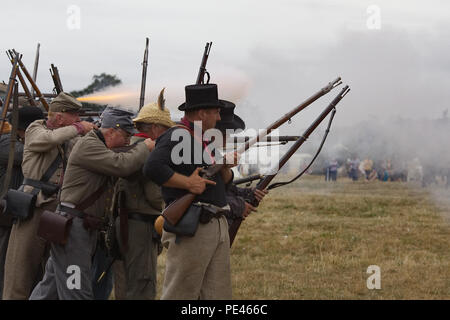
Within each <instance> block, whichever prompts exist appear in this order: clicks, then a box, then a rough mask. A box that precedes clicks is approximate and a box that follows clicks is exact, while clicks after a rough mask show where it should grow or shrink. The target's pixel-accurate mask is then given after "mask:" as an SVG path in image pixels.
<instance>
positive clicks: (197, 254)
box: [161, 216, 232, 300]
mask: <svg viewBox="0 0 450 320" xmlns="http://www.w3.org/2000/svg"><path fill="white" fill-rule="evenodd" d="M175 238H176V236H175V234H173V233H170V232H166V231H163V236H162V243H163V245H164V246H165V247H166V248H167V256H166V273H165V275H164V285H163V291H162V295H161V299H162V300H174V299H175V300H198V299H201V300H219V299H228V300H230V299H231V298H232V296H231V274H230V238H229V235H228V223H227V220H226V218H225V217H224V216H222V217H221V218H220V219H216V218H213V219H212V220H211V221H210V222H209V223H206V224H201V223H200V224H199V226H198V229H197V232H196V233H195V235H194V236H193V237H181V240H180V242H179V243H175Z"/></svg>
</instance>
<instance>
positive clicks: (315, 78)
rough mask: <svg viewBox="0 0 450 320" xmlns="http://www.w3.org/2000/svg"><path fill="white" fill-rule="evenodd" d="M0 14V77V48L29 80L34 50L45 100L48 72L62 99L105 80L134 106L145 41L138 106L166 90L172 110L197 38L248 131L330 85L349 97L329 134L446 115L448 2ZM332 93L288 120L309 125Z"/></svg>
mask: <svg viewBox="0 0 450 320" xmlns="http://www.w3.org/2000/svg"><path fill="white" fill-rule="evenodd" d="M0 10H1V16H2V29H1V41H0V46H1V48H0V49H1V52H2V55H3V58H2V59H0V80H4V81H7V80H8V77H9V73H10V63H9V61H8V60H7V58H6V55H5V54H4V53H3V52H4V51H5V50H7V49H9V48H15V49H16V50H18V51H19V52H21V53H23V55H24V56H23V62H24V63H25V65H26V66H27V67H28V69H29V71H30V72H31V71H32V69H33V62H34V55H35V49H36V45H37V43H38V42H39V43H40V44H41V51H40V64H39V73H38V78H37V82H38V85H39V86H40V88H41V90H42V91H46V92H47V91H50V90H51V88H52V82H51V78H50V75H49V71H48V68H49V66H50V63H54V64H55V65H56V66H58V68H59V71H60V74H61V78H62V82H63V86H64V89H65V90H66V91H71V90H78V89H82V88H84V87H85V86H87V85H88V84H89V83H90V82H91V78H92V76H93V75H94V74H99V73H101V72H106V73H111V74H115V75H117V76H118V77H119V78H120V79H122V81H123V83H124V86H123V90H125V89H126V90H132V91H133V92H135V96H134V97H132V98H131V99H130V100H129V101H128V102H127V103H128V104H129V107H135V106H137V104H138V101H139V88H140V77H141V62H142V58H143V52H144V46H145V37H149V38H150V49H149V68H148V77H147V93H148V94H147V100H146V102H151V101H153V100H155V99H156V96H157V93H158V92H159V90H160V89H161V88H162V87H166V94H167V104H168V106H169V108H170V109H171V110H172V111H173V112H175V111H176V110H177V107H178V105H179V104H181V103H182V102H183V97H184V85H187V84H192V83H194V82H195V79H196V76H197V72H198V67H199V64H200V60H201V55H202V53H203V49H204V46H205V43H206V42H207V41H212V42H213V46H212V49H211V55H210V58H209V61H208V66H207V68H208V70H209V71H210V73H211V82H214V83H217V84H218V85H219V94H220V96H221V97H222V98H224V99H230V100H232V101H234V102H236V104H237V109H236V113H238V114H239V115H241V116H242V118H243V119H244V120H245V121H246V123H247V125H248V126H251V127H265V126H266V125H267V124H269V123H271V122H273V120H275V119H276V118H278V117H279V116H281V115H283V114H284V113H286V112H288V111H289V110H290V109H291V108H293V107H295V106H296V105H297V104H299V103H300V102H302V101H303V100H305V99H306V98H307V97H309V96H310V95H312V94H313V93H315V92H316V91H317V90H318V89H320V88H321V87H323V86H324V85H325V84H326V83H327V82H328V81H331V80H333V79H334V78H335V77H336V76H341V77H342V78H343V81H344V83H345V84H349V85H350V87H351V89H352V91H351V92H350V94H349V95H347V96H346V97H345V98H344V100H342V102H341V104H340V105H339V106H338V108H339V111H338V113H337V115H336V118H335V119H336V120H335V121H336V125H341V126H342V125H350V124H352V123H355V122H358V121H362V120H366V119H368V118H370V117H377V118H378V119H384V118H392V117H395V116H398V115H404V116H407V117H412V118H418V117H429V118H438V117H440V116H441V114H442V112H443V110H445V109H447V108H448V107H449V101H450V90H449V89H448V88H449V87H450V49H449V47H450V28H449V27H450V19H449V15H450V2H448V1H443V0H442V1H439V0H432V1H385V0H373V1H365V0H351V1H332V0H320V1H292V0H282V1H261V0H258V1H253V0H251V1H245V0H240V1H234V0H233V1H212V0H208V1H168V0H164V1H137V0H134V1H117V0H113V1H111V0H108V1H106V0H101V1H80V0H79V1H76V0H71V1H62V0H60V1H43V0H40V1H2V4H1V9H0ZM78 10H79V15H78ZM378 10H379V11H378ZM78 22H79V23H78ZM337 93H338V89H335V91H334V92H332V93H330V94H329V95H327V96H326V97H324V98H322V99H321V100H319V101H318V102H316V103H315V104H314V105H312V106H311V107H310V109H309V110H306V112H303V113H302V114H301V115H298V116H297V117H296V118H295V119H293V120H296V121H297V122H296V123H298V124H299V125H306V124H307V123H309V122H311V121H312V120H313V119H314V118H315V117H316V115H318V114H319V113H320V110H321V109H322V108H324V107H325V106H326V104H327V103H328V102H329V101H330V100H331V99H332V98H333V97H334V95H336V94H337Z"/></svg>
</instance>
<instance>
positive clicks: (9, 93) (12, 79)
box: [0, 55, 20, 137]
mask: <svg viewBox="0 0 450 320" xmlns="http://www.w3.org/2000/svg"><path fill="white" fill-rule="evenodd" d="M19 61H20V56H18V55H16V56H14V62H13V65H12V68H11V74H10V76H9V82H8V89H7V90H6V97H5V103H4V104H3V106H2V108H3V109H2V117H1V119H0V121H1V122H0V137H1V135H2V132H3V127H4V125H5V118H6V113H7V112H8V107H9V102H10V101H11V97H12V93H13V89H14V83H15V82H16V74H17V70H18V68H19V66H18V63H19Z"/></svg>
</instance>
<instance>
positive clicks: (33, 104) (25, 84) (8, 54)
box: [6, 51, 36, 107]
mask: <svg viewBox="0 0 450 320" xmlns="http://www.w3.org/2000/svg"><path fill="white" fill-rule="evenodd" d="M6 55H7V56H8V58H9V61H11V64H13V63H14V59H13V57H12V55H11V54H10V53H9V52H8V51H7V52H6ZM17 77H18V78H19V81H20V84H21V85H22V88H23V91H24V93H25V96H26V97H27V100H28V102H29V103H30V104H31V105H32V106H33V107H35V106H36V101H34V98H33V94H32V93H31V92H30V90H29V89H28V86H27V83H26V82H25V79H24V78H23V76H22V73H21V72H20V70H19V69H17ZM17 94H18V93H17Z"/></svg>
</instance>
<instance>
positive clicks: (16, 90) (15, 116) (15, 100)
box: [0, 81, 19, 198]
mask: <svg viewBox="0 0 450 320" xmlns="http://www.w3.org/2000/svg"><path fill="white" fill-rule="evenodd" d="M18 93H19V84H18V83H17V81H15V82H14V93H13V108H12V118H11V127H12V128H11V140H10V144H9V154H8V165H7V167H6V173H5V180H4V181H3V190H1V195H0V198H3V196H4V195H5V194H6V192H7V191H8V189H9V183H10V182H11V175H12V170H13V165H14V156H15V154H16V153H15V152H14V150H15V145H16V142H17V125H18V123H19V95H18Z"/></svg>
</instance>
